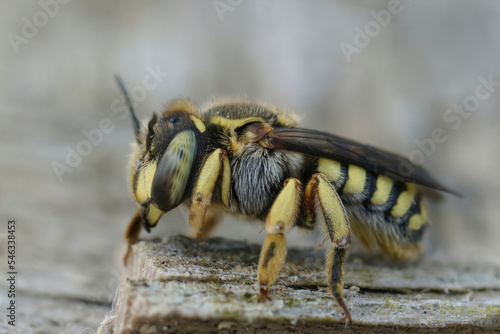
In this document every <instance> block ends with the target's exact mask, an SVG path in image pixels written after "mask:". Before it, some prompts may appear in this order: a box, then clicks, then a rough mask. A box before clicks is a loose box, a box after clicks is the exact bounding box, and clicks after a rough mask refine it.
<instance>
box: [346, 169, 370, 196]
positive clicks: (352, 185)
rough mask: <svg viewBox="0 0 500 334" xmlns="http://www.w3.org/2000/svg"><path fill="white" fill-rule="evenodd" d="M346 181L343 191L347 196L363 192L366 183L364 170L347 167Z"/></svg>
mask: <svg viewBox="0 0 500 334" xmlns="http://www.w3.org/2000/svg"><path fill="white" fill-rule="evenodd" d="M347 175H348V178H347V181H346V183H345V187H344V191H345V192H346V193H348V194H359V193H362V192H363V191H364V190H365V183H366V169H364V168H361V167H358V166H355V165H349V169H348V171H347Z"/></svg>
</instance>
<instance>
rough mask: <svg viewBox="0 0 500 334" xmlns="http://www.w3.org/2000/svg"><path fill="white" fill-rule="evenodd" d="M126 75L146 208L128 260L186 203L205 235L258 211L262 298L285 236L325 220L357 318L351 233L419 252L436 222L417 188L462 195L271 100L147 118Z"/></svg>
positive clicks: (183, 107) (335, 289) (136, 222)
mask: <svg viewBox="0 0 500 334" xmlns="http://www.w3.org/2000/svg"><path fill="white" fill-rule="evenodd" d="M117 80H118V83H119V85H120V88H121V90H122V92H123V94H124V96H125V100H126V102H127V104H128V106H129V110H130V114H131V116H132V121H133V128H134V134H135V143H134V144H133V145H134V153H133V156H132V162H131V174H130V180H131V188H132V193H133V196H134V197H135V200H136V201H137V203H138V206H137V211H136V213H135V215H134V216H133V218H132V220H131V222H130V224H129V226H128V228H127V231H126V233H125V239H126V241H127V243H128V251H127V254H126V255H125V263H126V261H127V257H128V255H129V254H130V247H131V246H132V245H133V244H135V243H136V242H137V241H138V236H139V233H140V231H141V228H144V229H145V230H146V231H148V232H149V231H150V229H151V228H152V227H154V226H156V224H157V223H158V220H159V219H160V217H161V216H162V215H163V214H164V213H165V212H168V211H170V210H172V209H174V208H176V207H178V206H179V205H181V204H185V205H187V206H188V207H189V225H190V226H191V227H192V229H193V232H194V235H195V236H196V237H197V239H198V240H199V241H202V240H204V239H205V238H206V237H207V235H208V234H209V233H210V232H211V231H212V230H213V229H214V227H215V226H216V225H217V223H218V222H219V221H220V219H221V217H222V213H223V212H227V213H232V214H236V215H241V216H246V217H250V218H254V219H256V220H260V221H262V222H263V223H264V224H265V227H264V229H265V231H266V232H267V235H266V238H265V241H264V244H263V246H262V250H261V253H260V258H259V264H258V275H257V279H258V282H259V289H260V300H261V301H265V300H267V299H269V290H270V287H271V285H272V284H273V283H274V282H275V281H276V279H277V278H278V276H279V272H280V270H281V268H282V266H283V263H284V261H285V256H286V237H285V236H286V235H287V233H288V232H289V231H290V230H291V229H292V228H294V227H298V228H301V229H305V230H312V229H313V228H315V227H318V228H319V229H320V230H321V231H322V232H323V233H324V236H325V239H324V241H323V242H322V244H321V245H323V244H325V243H326V244H327V251H326V253H327V256H326V264H325V265H326V272H327V277H328V285H329V288H330V290H331V293H332V297H333V299H334V300H335V301H336V303H337V304H338V305H339V307H340V308H341V309H342V311H343V312H344V315H345V318H344V319H347V320H348V321H349V322H351V321H352V318H351V314H350V312H349V309H348V308H347V306H346V304H345V301H344V295H343V278H344V274H345V270H344V265H345V260H346V251H347V248H348V246H349V245H350V243H351V235H352V233H354V234H355V235H357V236H358V238H359V239H360V240H361V242H362V243H363V244H364V245H365V246H367V247H368V248H371V247H376V246H378V248H380V249H381V251H382V252H383V253H385V254H387V255H389V256H391V257H393V258H397V259H412V258H415V257H417V256H418V255H419V254H420V253H421V251H422V236H423V233H424V231H425V230H426V229H427V227H428V226H429V223H428V215H427V207H426V205H425V203H424V201H423V191H422V189H420V187H418V186H423V187H427V188H432V189H436V190H440V191H444V192H448V193H453V194H455V195H458V196H460V194H458V193H457V192H455V191H453V190H451V189H449V188H447V187H445V186H444V185H442V184H441V183H439V182H438V181H437V180H436V179H434V178H433V177H431V176H430V175H429V174H428V173H427V172H426V171H425V170H424V169H422V168H421V167H419V166H416V165H414V164H412V163H411V162H410V161H409V160H408V159H406V158H404V157H402V156H399V155H396V154H392V153H388V152H386V151H383V150H380V149H377V148H375V147H372V146H369V145H363V144H360V143H357V142H355V141H352V140H349V139H345V138H342V137H338V136H335V135H332V134H329V133H325V132H321V131H316V130H309V129H306V128H301V127H299V126H298V121H297V118H296V117H295V116H294V114H293V113H290V112H287V111H284V110H281V109H279V108H277V107H275V106H272V105H268V104H258V103H253V102H249V101H245V100H241V99H236V100H231V99H222V100H217V101H214V102H212V103H210V104H208V105H207V106H205V107H203V108H199V107H198V106H196V105H195V104H194V103H193V102H191V101H190V100H189V99H177V100H173V101H171V102H170V104H169V105H168V106H167V107H166V109H165V111H164V112H163V113H162V114H161V115H157V114H153V116H152V117H151V119H150V120H149V121H148V122H144V123H143V124H142V125H141V124H140V122H139V121H138V119H137V117H136V115H135V112H134V109H133V107H132V104H131V102H130V99H129V97H128V94H127V91H126V89H125V87H124V85H123V83H122V81H121V80H120V79H119V78H117ZM402 163H403V164H404V166H410V167H411V168H403V169H402V168H401V164H402ZM321 245H320V246H321Z"/></svg>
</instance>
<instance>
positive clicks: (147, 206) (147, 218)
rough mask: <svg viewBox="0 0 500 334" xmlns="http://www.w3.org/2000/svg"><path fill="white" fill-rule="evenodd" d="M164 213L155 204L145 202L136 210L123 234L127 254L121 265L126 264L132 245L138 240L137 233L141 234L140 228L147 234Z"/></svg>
mask: <svg viewBox="0 0 500 334" xmlns="http://www.w3.org/2000/svg"><path fill="white" fill-rule="evenodd" d="M164 213H165V212H164V211H162V210H160V209H159V208H158V207H157V206H156V204H154V203H153V202H146V203H143V204H141V205H139V207H138V208H137V210H136V211H135V214H134V217H132V220H131V221H130V223H129V224H128V227H127V231H126V232H125V240H126V241H127V252H126V253H125V256H124V258H123V263H124V264H125V266H126V265H127V263H128V259H129V257H130V253H131V251H132V245H134V244H136V243H137V241H138V240H139V233H141V228H142V227H144V228H145V229H146V231H147V232H149V231H150V230H151V227H154V226H155V225H156V223H157V222H158V220H160V217H161V216H162V215H163V214H164Z"/></svg>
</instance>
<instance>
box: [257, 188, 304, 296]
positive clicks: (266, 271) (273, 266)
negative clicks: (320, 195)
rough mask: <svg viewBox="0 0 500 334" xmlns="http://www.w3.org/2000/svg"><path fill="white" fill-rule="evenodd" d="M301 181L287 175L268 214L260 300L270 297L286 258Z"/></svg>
mask: <svg viewBox="0 0 500 334" xmlns="http://www.w3.org/2000/svg"><path fill="white" fill-rule="evenodd" d="M300 187H301V184H300V182H299V180H297V179H294V178H289V179H287V180H286V181H285V183H284V186H283V189H282V190H281V191H280V193H279V194H278V196H277V197H276V199H275V200H274V203H273V205H272V207H271V210H270V211H269V214H268V215H267V219H266V227H265V228H266V231H267V236H266V240H265V241H264V245H263V246H262V250H261V253H260V259H259V271H258V274H257V279H258V281H259V285H260V301H266V300H267V299H269V288H270V287H271V285H272V284H273V283H274V282H275V281H276V279H277V278H278V274H279V272H280V270H281V267H282V266H283V263H284V262H285V258H286V239H285V236H284V234H285V233H288V232H289V231H290V230H291V229H292V227H293V225H294V223H295V220H296V218H297V215H298V213H299V203H300V196H301V191H300Z"/></svg>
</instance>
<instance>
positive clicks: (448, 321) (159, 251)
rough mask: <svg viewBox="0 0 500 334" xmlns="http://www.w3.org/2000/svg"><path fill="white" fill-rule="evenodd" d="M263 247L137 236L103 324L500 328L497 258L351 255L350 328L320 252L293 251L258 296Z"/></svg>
mask: <svg viewBox="0 0 500 334" xmlns="http://www.w3.org/2000/svg"><path fill="white" fill-rule="evenodd" d="M259 250H260V246H258V245H249V244H246V243H245V242H240V241H231V240H224V239H212V240H209V241H208V242H207V243H206V244H199V243H198V242H197V241H195V240H193V239H190V238H187V237H184V236H173V237H169V238H165V239H163V240H156V241H152V242H140V243H139V244H137V245H136V246H134V252H133V256H132V262H131V263H130V265H129V266H128V267H127V268H126V270H125V272H124V280H123V282H122V284H121V286H120V289H119V292H118V296H117V298H116V301H115V305H114V307H115V309H114V315H113V318H110V319H108V321H112V324H111V325H110V326H106V327H104V331H103V332H106V331H108V332H110V329H111V328H112V333H115V334H124V333H136V332H138V331H139V332H140V333H167V332H176V331H177V332H210V331H217V330H218V329H219V330H220V329H227V328H230V329H231V330H237V331H238V332H241V333H245V332H255V331H256V330H258V331H259V332H270V333H272V332H282V331H283V330H286V331H288V332H294V331H296V332H299V331H301V332H311V333H315V332H321V331H325V330H332V329H347V332H349V331H351V332H356V331H360V330H361V331H365V330H370V331H381V332H396V331H400V330H403V329H411V330H412V332H415V331H416V332H428V331H435V330H438V329H440V330H445V331H446V330H448V331H457V330H458V331H459V330H467V331H470V330H484V331H494V330H498V331H500V268H498V267H493V266H488V265H478V264H458V263H447V262H444V261H442V260H437V259H432V258H429V257H426V258H424V259H422V260H421V261H418V262H416V263H410V264H408V263H406V264H401V263H391V262H389V261H386V260H383V259H379V258H376V257H369V256H367V255H366V254H365V255H360V254H351V256H350V257H349V260H348V264H347V268H346V272H347V276H346V288H347V290H345V294H346V302H347V304H348V307H349V308H350V309H351V313H352V317H353V320H354V323H353V324H351V325H349V326H347V327H346V324H345V323H343V322H342V321H341V319H342V312H341V311H340V309H339V308H338V307H337V306H336V305H335V303H334V302H333V300H332V299H331V296H330V293H329V292H328V288H327V286H326V284H325V281H326V279H325V273H324V268H323V255H322V254H321V252H317V253H314V252H312V251H311V250H309V249H307V250H304V249H291V250H289V252H288V257H287V263H286V265H285V268H284V269H283V271H282V274H281V278H280V279H279V280H278V281H277V283H276V284H275V285H274V286H273V288H272V291H271V293H272V295H271V296H272V301H271V302H266V303H259V302H258V301H257V299H258V298H257V297H258V296H257V291H258V289H257V285H256V284H257V280H256V274H257V272H256V270H257V262H258V255H259ZM125 278H126V279H125ZM101 330H102V328H101Z"/></svg>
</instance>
